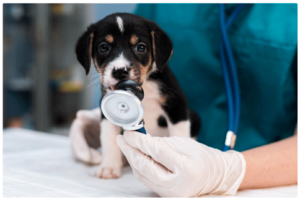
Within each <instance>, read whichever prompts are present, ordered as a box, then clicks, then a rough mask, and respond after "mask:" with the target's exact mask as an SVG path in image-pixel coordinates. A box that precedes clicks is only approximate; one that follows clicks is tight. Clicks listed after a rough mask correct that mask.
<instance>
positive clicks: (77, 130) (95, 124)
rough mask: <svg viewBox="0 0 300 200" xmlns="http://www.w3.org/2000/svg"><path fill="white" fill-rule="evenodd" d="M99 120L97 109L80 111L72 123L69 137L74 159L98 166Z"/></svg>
mask: <svg viewBox="0 0 300 200" xmlns="http://www.w3.org/2000/svg"><path fill="white" fill-rule="evenodd" d="M100 119H101V111H100V109H99V108H96V109H93V110H80V111H78V112H77V114H76V119H75V120H74V121H73V123H72V125H71V128H70V132H69V137H70V139H71V147H72V152H73V155H74V157H75V158H76V159H77V160H80V161H82V162H85V163H88V164H100V163H101V161H102V156H101V154H100V153H99V152H98V151H97V150H96V149H97V148H98V147H100V137H99V136H100Z"/></svg>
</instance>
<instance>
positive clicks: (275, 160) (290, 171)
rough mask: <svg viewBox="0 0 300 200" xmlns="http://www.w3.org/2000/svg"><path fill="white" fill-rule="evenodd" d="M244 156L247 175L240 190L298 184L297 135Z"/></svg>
mask: <svg viewBox="0 0 300 200" xmlns="http://www.w3.org/2000/svg"><path fill="white" fill-rule="evenodd" d="M242 154H243V155H244V157H245V160H246V174H245V177H244V179H243V181H242V183H241V185H240V187H239V190H243V189H254V188H267V187H276V186H284V185H292V184H297V135H294V136H292V137H289V138H287V139H284V140H281V141H278V142H275V143H272V144H268V145H264V146H261V147H257V148H254V149H250V150H247V151H244V152H242Z"/></svg>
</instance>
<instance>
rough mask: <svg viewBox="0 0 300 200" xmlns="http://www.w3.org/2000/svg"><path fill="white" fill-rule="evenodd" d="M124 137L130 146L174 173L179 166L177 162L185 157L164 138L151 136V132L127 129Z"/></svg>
mask: <svg viewBox="0 0 300 200" xmlns="http://www.w3.org/2000/svg"><path fill="white" fill-rule="evenodd" d="M124 139H125V140H126V142H127V143H128V144H129V145H130V146H132V147H133V148H136V149H139V150H140V151H141V152H143V153H145V154H147V155H149V156H151V157H152V158H153V159H154V160H155V161H156V162H158V163H160V164H162V165H163V166H165V167H166V168H167V169H169V170H170V171H172V172H174V173H176V169H177V167H178V165H176V164H177V162H182V161H183V160H184V159H185V157H184V156H183V155H181V154H179V153H178V152H176V151H175V150H174V149H172V148H171V147H170V146H168V145H167V144H165V143H164V142H162V141H163V139H164V138H160V137H151V135H150V134H147V135H145V134H141V133H139V132H136V131H125V132H124Z"/></svg>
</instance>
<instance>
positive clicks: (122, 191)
mask: <svg viewBox="0 0 300 200" xmlns="http://www.w3.org/2000/svg"><path fill="white" fill-rule="evenodd" d="M96 168H97V166H90V165H86V164H84V163H81V162H78V161H76V160H75V159H74V158H73V156H72V153H71V147H70V141H69V138H68V137H66V136H61V135H54V134H49V133H42V132H37V131H32V130H26V129H4V131H3V196H4V197H27V198H28V197H157V195H156V194H154V193H153V192H152V191H151V190H150V189H148V188H147V187H146V186H144V185H143V184H142V183H140V182H139V181H138V180H137V178H136V177H135V176H134V175H133V173H132V171H131V168H130V166H126V167H125V168H123V170H122V175H121V177H120V178H119V179H109V180H105V179H99V178H96V177H95V176H94V173H95V170H96ZM205 197H207V196H205ZM231 197H232V196H231ZM234 197H297V185H293V186H286V187H278V188H268V189H256V190H245V191H240V192H238V193H237V195H236V196H234Z"/></svg>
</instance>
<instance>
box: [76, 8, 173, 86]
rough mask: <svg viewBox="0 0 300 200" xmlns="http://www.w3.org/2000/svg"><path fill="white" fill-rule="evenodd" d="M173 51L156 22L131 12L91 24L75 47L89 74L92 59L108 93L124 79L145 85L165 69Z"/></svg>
mask: <svg viewBox="0 0 300 200" xmlns="http://www.w3.org/2000/svg"><path fill="white" fill-rule="evenodd" d="M172 51H173V47H172V42H171V40H170V38H169V37H168V36H167V34H166V33H165V32H164V31H163V30H162V29H161V28H159V27H158V26H157V24H156V23H155V22H153V21H149V20H147V19H145V18H143V17H140V16H137V15H133V14H128V13H116V14H112V15H109V16H107V17H105V18H104V19H102V20H100V21H99V22H97V23H95V24H92V25H91V26H89V27H88V29H87V31H86V32H85V33H83V35H82V36H81V37H80V38H79V40H78V42H77V45H76V55H77V59H78V61H79V62H80V63H81V65H82V66H83V67H84V68H85V71H86V74H88V73H89V70H90V65H91V59H92V60H93V61H94V64H95V67H96V70H97V71H98V72H99V74H100V82H101V85H102V86H103V87H104V88H105V89H106V90H114V86H115V85H116V84H117V83H118V82H119V81H120V80H125V79H131V80H133V81H136V82H137V83H139V84H141V85H142V84H143V82H144V80H145V79H146V78H147V76H148V75H149V74H150V73H152V72H154V71H157V70H158V71H162V70H163V68H164V66H165V65H166V64H167V62H168V60H169V59H170V57H171V55H172Z"/></svg>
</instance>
